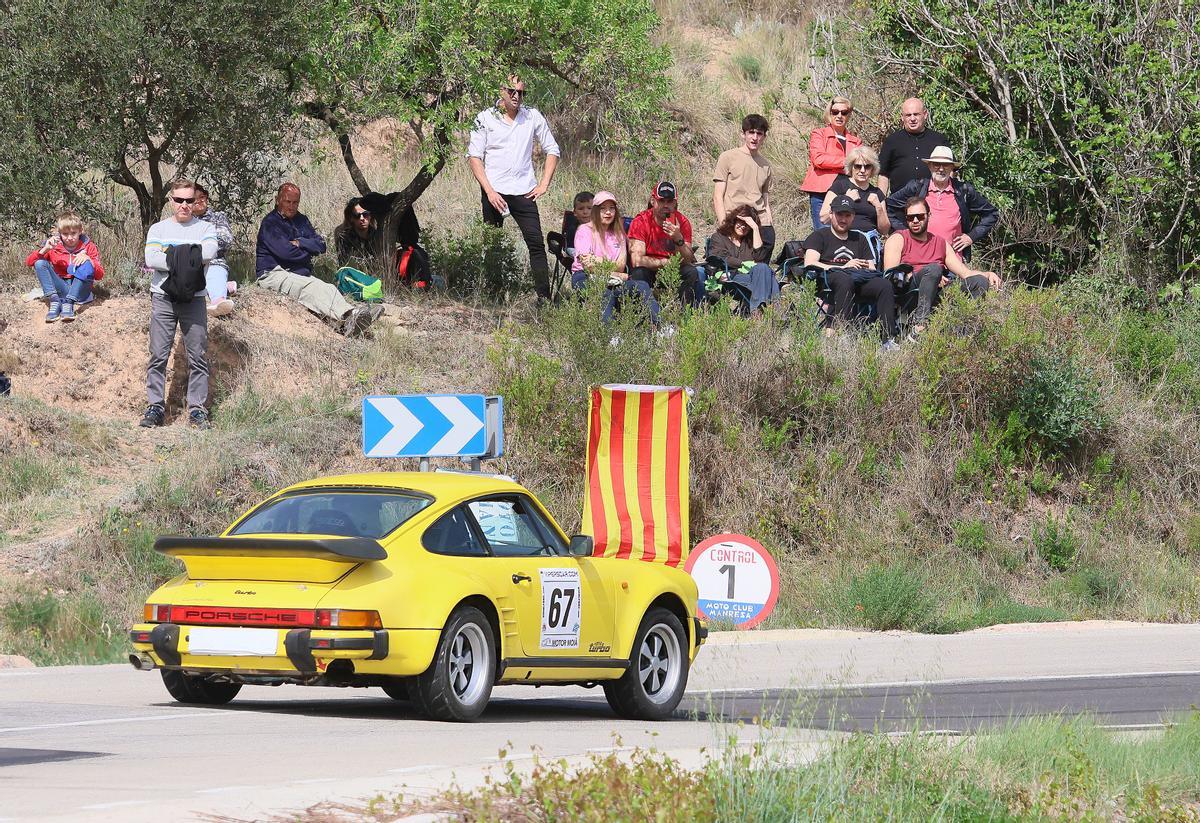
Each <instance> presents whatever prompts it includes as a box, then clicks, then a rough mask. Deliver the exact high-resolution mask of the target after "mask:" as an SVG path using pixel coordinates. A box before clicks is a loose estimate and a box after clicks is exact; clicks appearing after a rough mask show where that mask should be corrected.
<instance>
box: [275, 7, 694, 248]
mask: <svg viewBox="0 0 1200 823" xmlns="http://www.w3.org/2000/svg"><path fill="white" fill-rule="evenodd" d="M308 14H309V16H308V20H309V30H308V34H309V46H308V48H307V49H306V50H305V51H304V53H303V55H302V56H301V57H300V58H299V59H298V60H297V61H296V62H295V63H294V64H293V66H292V82H291V88H292V91H293V93H294V94H295V96H296V99H297V101H298V104H299V106H300V107H301V109H302V110H303V111H304V112H305V113H306V114H308V115H309V116H311V117H313V118H315V119H317V120H319V121H320V122H321V123H323V124H325V126H326V127H328V128H329V129H330V131H331V132H332V133H333V135H334V136H335V137H336V138H337V141H338V145H339V147H340V150H341V155H342V160H343V161H344V163H345V165H346V169H347V171H348V172H349V174H350V179H351V180H352V181H353V182H354V185H355V187H356V188H357V189H358V190H359V192H361V193H362V194H366V193H368V192H369V191H371V190H372V188H371V184H370V181H369V180H367V178H366V176H365V174H364V173H363V171H362V169H361V168H360V167H359V165H358V163H357V161H356V159H355V156H354V145H353V137H352V135H353V133H354V130H355V129H356V128H357V127H359V126H361V125H363V124H364V123H366V122H368V121H370V120H373V119H376V118H381V117H389V118H394V119H395V120H398V121H399V122H401V123H404V124H407V125H408V127H409V128H410V129H411V130H412V133H413V134H414V135H415V136H416V138H417V141H418V144H419V152H420V156H421V159H422V167H421V169H420V170H419V171H418V172H417V173H416V174H415V175H414V176H413V178H412V180H410V181H409V183H408V184H407V185H406V186H405V187H404V189H403V190H402V191H401V192H400V195H399V197H397V198H396V199H395V200H394V201H393V203H392V207H391V213H390V215H389V216H388V218H387V220H386V221H385V223H386V225H385V228H384V230H385V234H386V236H389V237H390V236H392V229H391V226H392V225H393V224H394V223H395V222H396V221H398V220H399V217H400V215H401V214H403V212H404V211H405V210H406V209H407V208H408V207H409V206H411V205H412V204H413V203H414V202H416V200H417V198H419V197H420V196H421V193H422V192H424V191H425V189H426V188H427V187H428V186H429V184H430V183H431V182H432V181H433V179H434V177H436V175H437V174H438V172H439V171H441V169H442V167H443V166H444V165H445V163H446V160H447V159H448V158H449V156H450V155H451V154H452V153H453V152H454V150H455V148H456V146H458V145H460V144H459V140H460V135H461V133H462V132H463V130H464V127H465V126H466V125H467V124H469V123H470V118H471V117H472V116H473V115H474V114H475V112H476V111H478V110H479V109H481V108H483V107H484V106H486V105H487V104H488V103H489V102H491V101H494V100H495V99H496V96H497V93H498V90H499V88H500V85H501V84H502V83H503V82H504V80H505V78H506V76H507V75H508V74H509V73H510V72H516V73H519V74H521V75H522V76H523V77H524V78H525V79H526V80H527V81H529V86H530V88H531V89H532V90H535V95H536V90H538V89H541V90H543V91H544V90H545V89H546V88H547V86H548V85H551V84H553V85H554V86H555V87H556V88H559V89H565V90H566V92H567V93H566V96H565V97H564V98H563V99H562V100H560V101H559V102H560V103H561V104H562V105H565V106H569V107H570V110H571V111H573V112H574V113H575V115H576V116H577V118H578V121H579V122H580V123H584V124H588V125H589V126H590V131H591V141H592V142H593V144H594V145H596V146H599V147H606V146H612V145H619V146H624V147H626V148H630V147H636V148H637V149H640V150H646V149H647V147H648V146H650V144H651V143H652V142H653V137H654V135H656V134H657V133H658V131H659V129H660V127H661V125H662V123H663V122H664V116H665V108H664V106H663V103H664V101H665V100H666V98H667V94H668V84H667V81H666V75H665V71H666V68H667V67H668V66H669V61H670V56H669V53H668V52H667V50H666V49H665V48H664V47H661V46H657V45H654V40H653V35H654V31H655V27H656V26H657V25H658V17H657V15H656V14H655V12H654V8H653V5H652V4H651V3H650V2H649V0H589V2H577V0H349V2H347V1H346V0H324V1H323V2H319V3H317V4H316V5H315V6H313V7H311V8H310V9H309V12H308ZM535 99H536V97H535Z"/></svg>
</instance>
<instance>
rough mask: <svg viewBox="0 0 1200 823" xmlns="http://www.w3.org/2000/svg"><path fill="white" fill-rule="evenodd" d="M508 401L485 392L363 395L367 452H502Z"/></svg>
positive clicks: (465, 454) (409, 454)
mask: <svg viewBox="0 0 1200 823" xmlns="http://www.w3.org/2000/svg"><path fill="white" fill-rule="evenodd" d="M502 415H503V406H502V404H501V401H500V398H499V397H488V396H485V395H482V394H399V395H385V396H374V397H364V398H363V404H362V420H363V454H365V455H366V456H367V457H499V456H500V454H501V452H502V450H503V448H502V435H501V434H500V433H501V432H502V431H503V425H502Z"/></svg>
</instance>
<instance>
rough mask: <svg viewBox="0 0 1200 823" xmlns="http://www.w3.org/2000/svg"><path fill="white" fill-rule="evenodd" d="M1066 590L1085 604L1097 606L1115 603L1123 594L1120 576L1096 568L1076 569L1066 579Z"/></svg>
mask: <svg viewBox="0 0 1200 823" xmlns="http://www.w3.org/2000/svg"><path fill="white" fill-rule="evenodd" d="M1066 589H1067V591H1068V592H1070V593H1071V594H1073V595H1075V596H1076V597H1078V598H1079V599H1080V600H1082V601H1084V602H1085V603H1088V604H1091V605H1097V606H1103V605H1111V604H1113V603H1116V602H1118V601H1120V600H1121V599H1122V598H1123V597H1124V594H1125V587H1124V583H1123V582H1122V580H1121V576H1120V575H1119V574H1117V573H1116V572H1113V571H1110V570H1108V569H1102V568H1100V567H1098V566H1083V567H1081V568H1078V569H1076V570H1075V571H1074V572H1072V574H1071V576H1070V577H1069V578H1067V582H1066Z"/></svg>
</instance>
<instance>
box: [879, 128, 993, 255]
mask: <svg viewBox="0 0 1200 823" xmlns="http://www.w3.org/2000/svg"><path fill="white" fill-rule="evenodd" d="M921 161H922V162H923V163H924V164H925V165H926V166H928V167H929V175H930V179H928V180H910V181H909V182H908V183H906V184H905V185H904V186H902V187H901V188H900V189H899V190H897V191H894V192H892V194H891V195H890V196H889V197H888V199H887V210H888V221H889V222H890V223H891V224H892V231H900V230H901V229H903V228H904V205H905V203H907V202H908V201H909V200H910V199H912V198H914V197H921V198H924V199H925V201H926V203H928V204H929V233H930V234H932V235H934V236H935V237H940V238H942V239H943V240H945V241H946V242H947V243H949V244H950V247H951V248H953V249H954V251H956V252H958V253H959V255H961V256H962V258H963V260H970V259H971V246H973V245H974V244H975V243H977V242H979V241H980V240H982V239H983V238H984V237H986V236H987V234H988V232H990V231H991V230H992V229H993V228H994V227H995V225H996V223H997V221H999V219H1000V211H999V210H998V209H997V208H996V207H995V206H994V205H992V204H991V202H989V201H988V199H987V198H986V197H984V196H983V195H982V194H980V193H979V191H978V190H977V189H976V188H975V187H974V186H972V185H971V184H970V183H967V182H966V181H963V180H956V179H955V177H954V173H955V171H956V170H957V169H959V168H961V167H962V163H960V162H958V161H957V160H955V159H954V152H953V151H951V149H950V147H949V146H938V147H936V148H935V149H934V150H933V151H932V152H930V153H929V156H928V157H922V158H921Z"/></svg>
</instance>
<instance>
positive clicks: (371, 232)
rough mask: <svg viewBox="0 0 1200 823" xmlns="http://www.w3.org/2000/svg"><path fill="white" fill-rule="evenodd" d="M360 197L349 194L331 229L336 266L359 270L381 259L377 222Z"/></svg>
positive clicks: (377, 263) (367, 267)
mask: <svg viewBox="0 0 1200 823" xmlns="http://www.w3.org/2000/svg"><path fill="white" fill-rule="evenodd" d="M362 202H363V199H362V198H361V197H351V198H350V200H349V202H347V203H346V207H345V208H344V209H342V224H341V225H340V226H338V227H337V228H336V229H334V230H333V243H334V247H335V248H336V249H337V262H338V266H339V267H341V266H351V267H352V268H356V269H359V270H360V271H369V270H370V269H371V268H378V265H379V263H380V261H381V260H382V259H383V248H382V243H381V238H380V235H379V224H378V223H376V222H375V217H374V216H373V215H372V214H371V212H370V211H368V210H367V209H366V208H365V207H364V206H363V204H362Z"/></svg>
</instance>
